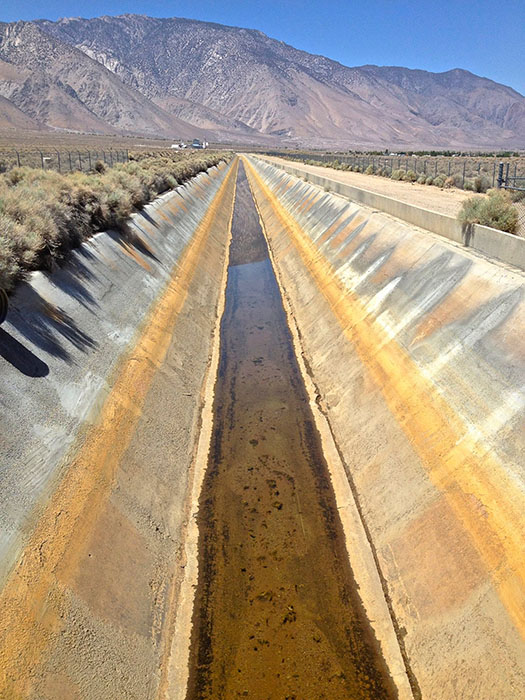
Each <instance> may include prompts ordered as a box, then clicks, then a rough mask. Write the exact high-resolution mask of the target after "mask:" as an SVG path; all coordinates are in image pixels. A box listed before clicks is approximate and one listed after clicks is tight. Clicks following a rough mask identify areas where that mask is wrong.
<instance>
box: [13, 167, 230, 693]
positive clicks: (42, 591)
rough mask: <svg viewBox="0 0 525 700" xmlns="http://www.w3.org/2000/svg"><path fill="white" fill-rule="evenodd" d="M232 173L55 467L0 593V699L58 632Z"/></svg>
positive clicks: (224, 204)
mask: <svg viewBox="0 0 525 700" xmlns="http://www.w3.org/2000/svg"><path fill="white" fill-rule="evenodd" d="M236 172H237V167H236V165H234V166H233V167H232V168H231V169H230V172H229V173H228V174H227V175H226V178H225V180H224V182H223V183H222V184H221V186H220V188H219V190H218V192H217V194H216V195H215V197H214V199H213V202H212V204H211V206H210V207H209V208H208V211H207V212H206V214H205V216H204V218H203V220H202V222H201V223H200V225H199V226H198V228H197V230H196V232H195V234H194V236H193V238H192V240H191V241H190V242H189V243H188V245H187V247H186V249H185V251H184V253H183V255H182V258H181V260H180V264H179V265H178V266H176V268H175V269H176V273H175V275H174V277H173V278H172V280H171V281H170V283H169V284H168V286H167V288H166V290H165V291H164V292H163V293H162V295H161V297H160V299H159V300H158V302H157V303H156V304H155V306H154V308H153V310H152V311H151V313H150V314H149V316H148V319H147V322H146V324H145V326H144V329H143V331H142V333H141V335H140V337H139V339H138V341H137V343H136V345H135V346H134V347H133V349H132V350H131V351H130V352H129V353H128V354H127V356H126V357H125V358H124V359H123V360H122V362H121V363H120V366H119V368H118V369H117V371H116V372H115V378H114V382H113V383H112V389H111V391H110V393H109V395H108V397H107V399H106V401H105V403H104V405H103V407H102V409H101V412H100V415H99V417H98V420H97V421H96V424H95V425H94V426H93V427H92V428H90V429H89V430H88V431H87V432H86V434H85V435H84V436H83V439H82V441H81V443H80V445H79V446H78V447H77V449H76V451H75V452H74V453H72V454H71V455H70V457H69V459H68V461H67V463H65V464H64V465H63V467H62V473H63V477H62V480H61V482H60V483H59V485H58V487H57V488H56V490H55V492H54V493H53V494H52V495H51V497H50V499H49V502H48V503H47V504H46V506H45V507H44V508H43V512H42V513H41V515H40V517H39V519H38V522H37V523H36V525H35V528H34V530H33V532H32V534H31V536H30V539H29V542H28V543H27V545H26V546H25V548H24V551H23V553H22V555H21V557H20V558H19V560H18V562H17V564H16V566H15V567H14V569H13V571H12V573H11V575H10V577H9V578H8V580H7V583H6V585H5V586H4V588H3V590H2V591H1V592H0V620H1V626H0V697H1V698H5V699H6V700H7V699H9V700H15V698H16V699H18V698H26V697H28V695H29V693H30V688H31V675H32V673H34V671H35V669H36V668H37V667H38V665H39V662H40V661H41V660H42V659H43V657H44V656H45V653H46V649H47V648H48V647H49V645H50V643H51V642H52V639H53V635H54V634H56V633H57V631H59V630H60V626H61V618H62V617H64V616H65V614H64V613H65V611H66V610H67V596H66V595H65V594H66V590H67V587H68V586H69V585H70V584H71V582H73V581H74V579H75V576H76V571H77V567H78V563H79V561H80V560H81V558H82V556H83V552H84V548H85V547H86V546H87V543H89V540H90V534H91V532H92V531H93V528H94V527H95V525H96V522H97V518H98V517H99V515H100V513H102V512H103V510H104V507H105V504H106V501H107V498H108V497H109V495H110V492H111V487H112V485H113V481H114V477H115V473H116V471H117V468H118V466H119V463H120V460H121V458H122V457H123V455H124V453H125V451H126V448H127V446H128V445H129V443H130V440H131V437H132V435H133V432H134V430H135V428H136V426H137V423H138V420H139V418H140V415H141V408H142V406H143V403H144V400H145V398H146V395H147V392H148V389H149V387H150V384H151V381H152V379H153V376H154V374H155V372H156V370H157V369H158V368H159V366H160V365H161V364H162V362H163V360H164V358H165V356H166V353H167V351H168V348H169V345H170V341H171V337H172V333H173V327H174V325H175V322H176V320H177V316H178V314H179V313H180V311H181V309H182V308H183V306H184V303H185V300H186V297H187V293H188V287H189V284H190V282H191V279H192V277H193V274H194V272H195V269H196V267H197V265H198V264H199V260H200V257H201V253H202V251H203V249H204V247H205V246H206V243H207V240H208V238H209V235H210V232H211V230H212V229H213V227H214V226H216V225H217V223H216V222H217V220H218V219H219V217H221V218H222V219H223V220H226V221H229V216H226V215H225V212H226V211H228V212H229V211H230V209H231V207H232V206H233V193H234V185H235V176H236Z"/></svg>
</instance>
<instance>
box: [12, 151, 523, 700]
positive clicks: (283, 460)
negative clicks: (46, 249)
mask: <svg viewBox="0 0 525 700" xmlns="http://www.w3.org/2000/svg"><path fill="white" fill-rule="evenodd" d="M130 225H131V226H132V227H133V229H134V232H135V234H136V238H135V240H136V241H138V244H137V245H135V246H134V247H131V246H130V245H129V244H127V243H126V242H125V241H124V240H122V239H121V238H119V237H118V236H116V235H114V234H112V233H111V232H108V233H103V234H98V235H97V236H95V237H94V238H93V239H92V240H91V241H89V242H88V243H87V244H85V245H84V246H82V247H81V248H79V249H78V250H77V251H76V252H75V254H74V256H73V258H72V260H71V262H70V263H69V264H68V265H67V266H65V267H64V268H62V269H60V270H58V271H56V272H55V273H53V274H52V275H44V274H41V273H37V274H35V276H34V277H33V278H32V279H31V281H30V282H29V283H27V284H25V285H22V286H21V287H20V288H19V289H18V290H17V293H16V294H15V296H14V298H12V299H11V303H10V311H9V315H8V317H7V321H6V322H5V324H4V325H3V326H2V328H1V329H0V356H1V357H0V364H1V367H2V372H1V378H2V379H1V381H2V392H1V410H2V442H1V447H0V449H1V454H2V468H1V470H0V498H1V508H0V527H1V534H0V561H1V574H2V577H1V580H0V583H1V589H0V697H2V698H10V699H11V698H12V699H13V700H14V699H15V698H16V699H17V700H18V699H19V698H31V699H34V700H36V699H38V700H44V699H45V700H58V699H62V698H67V699H68V700H69V699H70V698H71V699H72V700H81V699H82V700H84V699H87V700H95V699H97V700H98V699H101V698H104V699H106V698H108V699H115V700H116V699H119V700H120V699H124V698H134V699H135V698H136V699H149V698H166V699H168V698H169V699H177V700H179V699H180V700H194V699H197V698H199V699H204V698H206V699H211V698H217V699H218V698H226V699H229V698H237V697H239V698H243V697H249V698H254V699H255V700H263V699H266V698H272V699H273V698H295V699H296V700H317V699H320V698H330V699H336V698H356V699H360V698H373V699H375V698H396V697H398V698H403V699H404V698H416V699H417V698H425V699H426V698H428V699H431V700H452V699H456V698H465V699H469V700H470V699H471V698H476V699H477V700H490V699H494V698H505V700H518V699H521V698H523V693H524V688H525V644H524V638H525V556H524V555H525V551H524V536H523V533H524V531H525V528H524V525H525V522H524V521H525V515H524V514H525V508H524V505H525V496H524V481H523V466H524V464H525V459H524V455H525V444H524V437H523V435H524V427H525V410H524V407H525V383H524V377H525V372H524V370H525V341H524V334H523V328H524V321H525V303H524V293H525V279H524V274H523V272H522V271H520V270H519V269H517V268H513V267H512V266H509V265H504V264H503V263H501V262H497V261H495V260H492V259H489V258H487V257H484V256H481V255H479V254H477V253H476V252H474V251H472V250H470V249H467V248H464V247H462V246H461V245H458V244H457V243H453V242H450V241H447V240H446V239H445V238H443V237H441V236H439V235H436V234H433V233H430V232H428V231H425V230H423V229H421V228H417V227H415V226H413V225H410V224H407V223H405V222H404V221H402V220H400V219H395V218H393V217H392V216H389V215H387V214H384V213H381V212H380V211H377V210H372V209H369V208H367V207H365V206H363V205H359V204H356V203H353V202H352V201H348V200H347V199H344V198H342V197H338V196H336V195H334V194H332V193H330V192H325V191H323V189H321V188H319V187H316V186H313V185H311V184H309V183H306V182H303V181H302V180H301V179H299V178H297V177H294V176H293V175H291V174H287V173H286V172H283V170H281V169H279V168H277V167H275V166H274V165H272V164H270V163H268V162H265V161H264V160H261V159H258V158H255V157H253V156H242V157H241V158H239V157H236V158H235V159H234V160H233V161H232V162H231V163H229V164H227V165H226V164H222V165H221V166H219V167H217V168H213V169H211V170H210V171H209V172H208V173H206V174H201V175H199V176H198V177H197V178H195V179H194V180H193V181H192V182H191V183H189V184H187V185H186V186H184V187H182V188H179V189H177V190H175V191H174V192H171V193H169V194H167V195H164V196H163V197H161V198H159V199H158V200H157V201H156V202H154V203H153V204H152V205H149V206H148V207H147V208H146V209H145V210H144V211H143V212H141V213H138V214H136V215H135V216H134V217H133V220H132V221H131V223H130Z"/></svg>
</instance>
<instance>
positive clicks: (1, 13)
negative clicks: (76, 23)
mask: <svg viewBox="0 0 525 700" xmlns="http://www.w3.org/2000/svg"><path fill="white" fill-rule="evenodd" d="M125 12H135V13H138V14H147V15H151V16H154V17H174V16H175V17H189V18H192V19H201V20H205V21H209V22H219V23H221V24H231V25H235V26H241V27H249V28H253V29H260V30H261V31H263V32H265V33H266V34H268V35H269V36H271V37H274V38H276V39H281V40H282V41H285V42H287V43H288V44H292V45H293V46H295V47H297V48H299V49H304V50H305V51H309V52H311V53H319V54H323V55H324V56H328V57H329V58H333V59H335V60H337V61H341V63H344V64H346V65H349V66H354V65H362V64H365V63H375V64H378V65H398V66H407V67H408V68H424V69H425V70H432V71H444V70H449V69H450V68H465V69H467V70H470V71H472V72H473V73H477V74H478V75H483V76H486V77H487V78H492V79H493V80H497V81H498V82H502V83H505V84H506V85H510V86H511V87H513V88H515V89H516V90H518V91H519V92H521V93H522V94H525V40H524V37H525V0H500V1H499V2H494V0H441V1H439V0H435V1H430V0H346V1H345V0H325V1H324V2H320V1H319V0H316V1H315V2H313V1H308V0H302V1H300V0H281V1H280V2H276V1H274V0H261V1H260V0H217V1H215V0H193V1H187V0H171V1H170V0H163V1H162V2H160V0H148V1H147V2H146V1H145V0H90V1H89V2H87V1H86V0H78V2H76V3H71V2H70V0H32V1H31V2H28V0H2V3H1V6H0V20H1V21H4V22H12V21H15V20H17V19H26V20H28V19H35V18H47V19H58V18H59V17H71V16H81V17H96V16H98V15H103V14H107V15H118V14H123V13H125Z"/></svg>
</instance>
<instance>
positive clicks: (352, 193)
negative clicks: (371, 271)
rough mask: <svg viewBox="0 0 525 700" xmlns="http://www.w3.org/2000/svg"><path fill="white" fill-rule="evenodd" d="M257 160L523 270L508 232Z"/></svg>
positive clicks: (524, 256)
mask: <svg viewBox="0 0 525 700" xmlns="http://www.w3.org/2000/svg"><path fill="white" fill-rule="evenodd" d="M256 157H257V158H260V159H263V160H265V161H266V162H267V163H270V164H271V165H273V166H274V167H276V168H280V169H281V170H284V171H285V172H287V173H288V174H289V175H293V176H294V177H299V178H304V176H305V175H306V176H307V177H308V181H309V182H310V183H312V184H314V185H319V186H320V187H329V188H330V191H331V192H334V193H335V194H339V195H341V196H343V197H346V198H348V199H350V200H352V201H353V202H356V203H357V204H363V205H364V206H367V207H371V208H372V209H378V210H379V211H381V212H384V213H385V214H390V215H391V216H394V217H396V218H397V219H401V220H403V221H406V222H407V223H408V224H412V225H414V226H417V227H419V228H421V229H425V230H427V231H431V232H432V233H437V234H438V235H439V236H443V237H444V238H448V239H449V240H452V241H454V242H456V243H460V244H461V245H463V246H464V247H465V248H470V249H471V250H473V251H475V252H478V253H481V254H482V255H484V256H486V257H488V258H491V259H492V260H499V261H500V262H503V263H506V264H507V265H512V266H513V267H517V268H518V269H519V270H524V271H525V239H524V238H519V237H518V236H514V235H513V234H511V233H505V232H504V231H498V230H497V229H495V228H490V227H488V226H481V225H480V224H472V225H470V226H467V227H464V226H462V224H460V223H459V221H458V220H457V219H455V218H454V217H452V216H448V215H447V214H440V213H439V212H436V211H432V210H431V209H424V208H423V207H417V206H415V205H414V204H407V203H406V202H401V201H399V200H397V199H393V198H392V197H387V196H386V195H382V194H377V193H376V192H370V191H369V190H363V189H360V188H358V187H354V186H353V185H346V184H345V183H343V182H338V181H337V180H332V179H330V178H329V177H324V176H322V175H316V174H314V173H310V172H308V171H307V170H303V169H302V168H300V167H296V166H291V165H285V164H283V163H276V162H274V161H273V160H272V161H269V160H266V159H265V158H261V156H259V155H257V156H256Z"/></svg>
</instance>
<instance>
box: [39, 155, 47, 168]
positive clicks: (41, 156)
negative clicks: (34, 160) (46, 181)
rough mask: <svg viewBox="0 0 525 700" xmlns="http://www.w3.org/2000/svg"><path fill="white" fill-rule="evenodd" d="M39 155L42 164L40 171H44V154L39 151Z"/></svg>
mask: <svg viewBox="0 0 525 700" xmlns="http://www.w3.org/2000/svg"><path fill="white" fill-rule="evenodd" d="M39 153H40V161H41V163H42V170H45V169H46V164H45V161H44V154H43V153H42V151H39Z"/></svg>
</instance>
